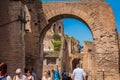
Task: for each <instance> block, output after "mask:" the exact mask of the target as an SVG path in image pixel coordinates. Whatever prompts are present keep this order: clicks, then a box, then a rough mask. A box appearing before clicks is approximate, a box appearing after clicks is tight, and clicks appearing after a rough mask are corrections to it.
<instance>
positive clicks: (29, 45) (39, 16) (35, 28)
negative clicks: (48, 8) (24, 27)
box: [25, 0, 47, 78]
mask: <svg viewBox="0 0 120 80" xmlns="http://www.w3.org/2000/svg"><path fill="white" fill-rule="evenodd" d="M26 5H27V7H28V10H29V12H30V15H31V21H30V26H31V31H28V32H26V34H25V54H26V56H25V58H26V59H25V61H26V67H28V68H34V70H35V72H36V73H37V74H39V75H38V76H37V77H38V78H40V77H41V76H42V75H41V74H40V73H42V64H43V63H42V61H43V54H42V53H41V50H42V46H43V44H42V43H40V42H39V36H40V32H41V30H42V29H43V27H44V26H45V25H46V23H47V21H46V19H45V18H44V13H43V10H42V4H41V2H40V1H39V0H26ZM40 53H41V54H40ZM33 65H34V66H33Z"/></svg>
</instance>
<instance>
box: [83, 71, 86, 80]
mask: <svg viewBox="0 0 120 80" xmlns="http://www.w3.org/2000/svg"><path fill="white" fill-rule="evenodd" d="M83 79H84V80H86V73H85V72H84V71H83Z"/></svg>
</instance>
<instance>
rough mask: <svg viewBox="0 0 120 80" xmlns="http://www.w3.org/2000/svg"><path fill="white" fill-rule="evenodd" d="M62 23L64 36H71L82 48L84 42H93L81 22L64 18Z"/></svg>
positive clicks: (86, 27) (87, 29)
mask: <svg viewBox="0 0 120 80" xmlns="http://www.w3.org/2000/svg"><path fill="white" fill-rule="evenodd" d="M62 21H63V24H64V32H65V34H68V35H70V36H73V37H74V38H76V39H77V40H79V42H80V45H82V46H83V43H84V41H85V40H89V41H93V38H92V34H91V31H90V30H89V28H88V26H87V25H86V24H84V23H83V22H81V21H79V20H76V19H72V18H65V19H63V20H62Z"/></svg>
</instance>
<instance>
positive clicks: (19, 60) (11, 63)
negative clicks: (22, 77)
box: [0, 0, 120, 80]
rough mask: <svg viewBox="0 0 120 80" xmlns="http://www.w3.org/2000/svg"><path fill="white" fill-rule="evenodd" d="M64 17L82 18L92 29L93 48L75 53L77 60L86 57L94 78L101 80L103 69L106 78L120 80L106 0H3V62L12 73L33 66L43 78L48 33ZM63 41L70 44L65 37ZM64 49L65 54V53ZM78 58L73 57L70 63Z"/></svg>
mask: <svg viewBox="0 0 120 80" xmlns="http://www.w3.org/2000/svg"><path fill="white" fill-rule="evenodd" d="M108 14H109V15H108ZM63 18H75V19H78V20H82V21H83V22H84V23H85V24H86V25H88V27H89V28H90V30H91V32H92V35H93V40H94V41H93V43H92V44H89V43H86V45H87V46H88V47H89V45H92V46H93V47H91V48H92V49H91V48H90V49H88V48H87V47H85V49H84V50H85V52H86V53H85V55H83V56H82V57H81V56H79V58H77V57H75V56H74V57H75V58H76V61H75V62H79V61H80V60H83V61H82V63H81V64H82V65H83V67H85V68H86V70H88V74H90V76H92V77H91V80H102V78H103V77H102V72H103V71H104V72H105V74H104V75H105V80H119V79H120V77H119V75H120V64H119V63H120V58H119V56H120V47H119V42H120V40H119V39H118V34H117V32H116V27H115V21H114V15H113V12H112V9H111V7H110V6H109V5H108V4H107V3H106V2H104V0H81V1H79V2H55V3H54V2H53V3H42V2H41V1H39V0H4V1H1V2H0V61H4V62H5V63H7V64H8V73H9V74H11V75H12V76H13V75H14V74H15V72H14V71H15V70H16V68H18V67H20V68H22V70H24V68H25V67H29V68H32V67H33V68H34V69H35V71H36V73H37V74H39V75H38V76H37V77H38V78H41V76H42V68H43V58H44V57H43V56H44V51H43V50H44V44H43V41H44V38H45V34H46V33H47V31H48V30H49V29H50V28H51V25H52V24H53V23H54V22H56V21H57V20H60V19H63ZM119 38H120V37H119ZM62 41H64V42H63V43H64V44H66V43H67V41H66V40H64V39H62ZM66 47H69V45H67V46H66ZM64 48H65V46H63V47H62V50H63V53H65V52H66V51H65V50H64ZM68 55H69V54H68ZM63 56H64V55H62V57H63ZM62 57H61V58H62ZM84 57H85V58H86V59H85V58H84ZM75 58H71V59H72V60H71V62H72V61H73V60H74V59H75ZM66 59H67V58H66ZM67 60H68V59H67ZM63 61H64V60H63ZM93 61H94V62H93ZM67 62H70V61H67ZM61 63H63V62H62V61H61ZM83 63H85V64H83ZM70 64H71V66H72V63H70ZM91 69H92V71H91Z"/></svg>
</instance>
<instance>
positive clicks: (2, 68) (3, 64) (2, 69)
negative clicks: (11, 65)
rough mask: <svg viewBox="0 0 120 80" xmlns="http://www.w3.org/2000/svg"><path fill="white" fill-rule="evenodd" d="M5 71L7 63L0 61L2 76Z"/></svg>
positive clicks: (0, 73)
mask: <svg viewBox="0 0 120 80" xmlns="http://www.w3.org/2000/svg"><path fill="white" fill-rule="evenodd" d="M6 73H7V64H5V63H4V62H0V75H1V76H3V75H5V74H6Z"/></svg>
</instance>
